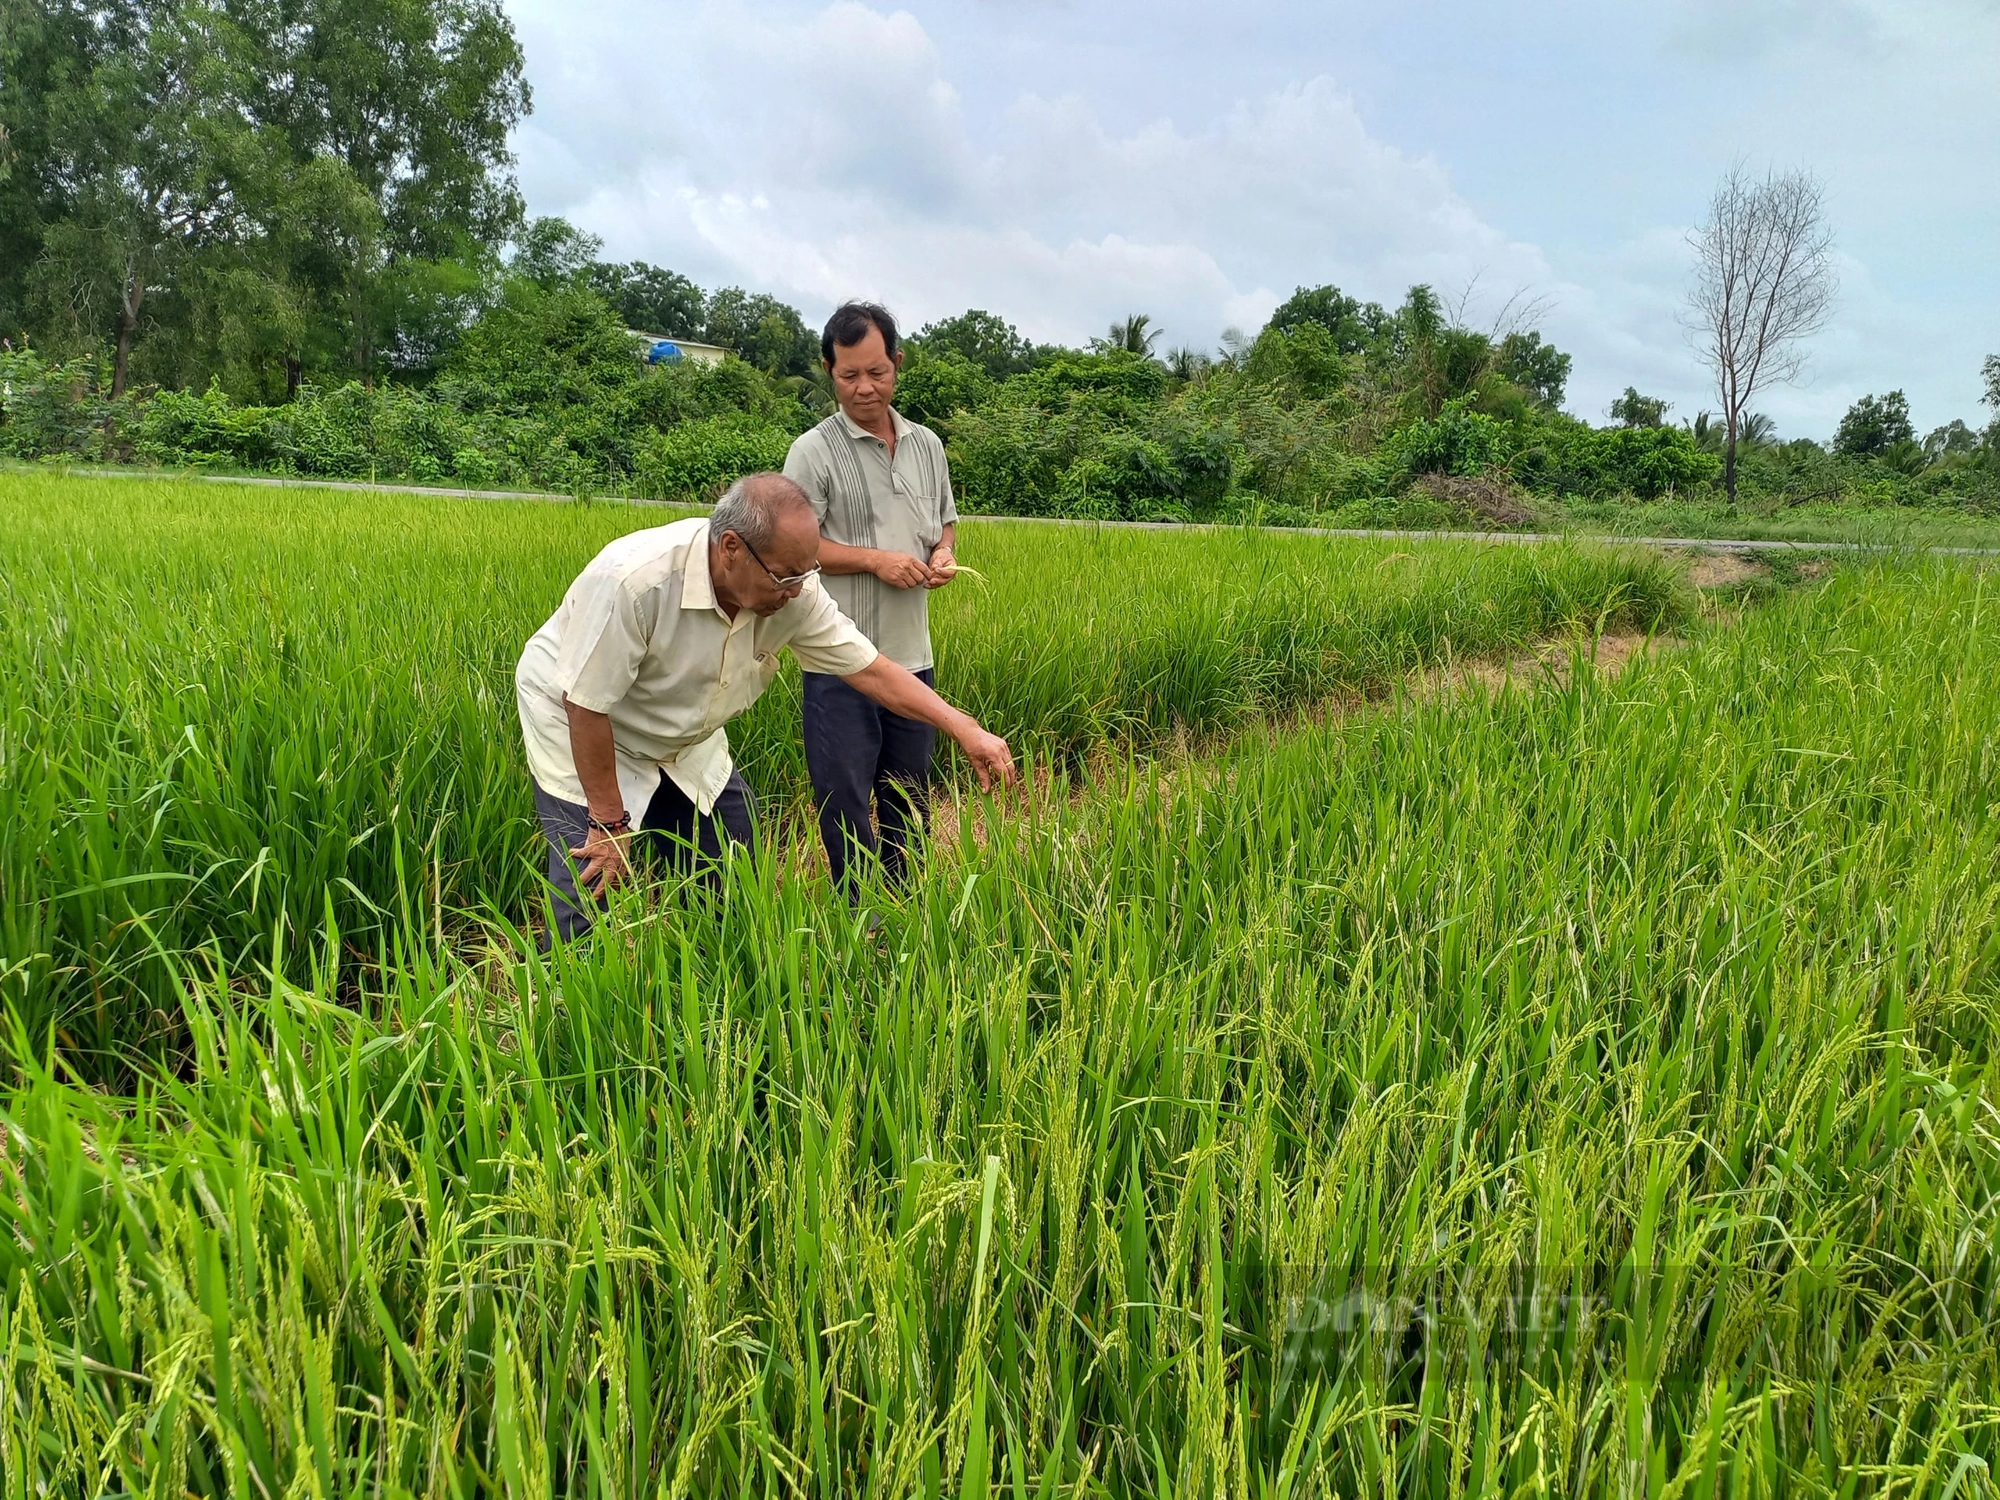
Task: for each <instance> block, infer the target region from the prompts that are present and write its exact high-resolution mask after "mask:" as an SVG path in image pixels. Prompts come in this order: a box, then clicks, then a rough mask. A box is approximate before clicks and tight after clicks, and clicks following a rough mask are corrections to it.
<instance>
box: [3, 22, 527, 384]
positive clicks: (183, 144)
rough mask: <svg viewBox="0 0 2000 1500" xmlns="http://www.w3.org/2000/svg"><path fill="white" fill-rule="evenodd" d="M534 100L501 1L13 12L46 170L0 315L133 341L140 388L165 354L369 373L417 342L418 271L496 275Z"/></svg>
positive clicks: (17, 84) (14, 107)
mask: <svg viewBox="0 0 2000 1500" xmlns="http://www.w3.org/2000/svg"><path fill="white" fill-rule="evenodd" d="M527 104H528V93H527V87H526V84H525V83H524V82H523V81H522V77H521V55H520V47H519V45H518V43H517V42H516V41H515V39H514V33H513V29H512V26H511V24H510V23H509V22H508V21H507V18H506V16H505V14H504V13H503V12H502V11H501V10H500V8H499V6H498V4H497V0H282V3H268V0H36V3H33V4H26V5H23V4H19V3H14V4H8V5H5V6H0V129H4V130H5V132H6V134H7V136H8V137H9V139H10V140H12V141H18V142H20V143H21V144H20V146H16V147H14V148H12V149H13V150H14V151H15V152H16V154H20V153H21V151H22V148H23V147H25V151H26V154H27V156H28V158H29V159H26V160H23V161H21V162H20V164H19V168H20V169H19V171H18V172H16V171H10V172H9V173H8V174H7V180H6V182H5V183H0V304H5V303H9V302H11V303H12V304H13V305H14V306H15V307H22V306H24V305H25V306H26V307H27V310H28V311H29V313H30V314H32V318H31V321H33V322H34V323H35V324H37V325H38V327H37V331H38V333H39V334H40V335H42V336H45V337H49V340H50V342H52V343H54V344H58V345H60V344H63V343H68V344H72V345H74V346H76V347H78V348H90V347H93V346H95V345H98V344H100V343H101V342H104V341H110V342H112V343H113V345H114V348H115V354H114V359H113V376H112V379H113V385H114V387H115V388H117V389H119V390H121V391H122V389H123V388H124V386H125V384H126V382H127V381H128V380H129V379H130V378H132V370H133V361H134V360H135V359H136V360H138V361H139V362H140V364H141V365H144V364H145V363H146V348H147V346H150V345H153V344H157V345H158V357H157V359H156V360H155V361H154V364H155V365H156V366H157V367H158V368H159V369H160V370H161V371H163V372H172V373H174V374H176V375H180V376H182V377H185V378H188V379H190V380H192V379H194V378H198V376H199V374H200V373H202V372H207V373H215V372H217V371H220V370H235V369H236V368H237V367H239V366H246V367H254V368H256V369H260V370H264V371H267V372H268V371H269V370H270V369H271V368H273V367H274V365H275V366H280V367H282V369H283V371H284V376H285V384H286V385H287V386H288V387H290V388H296V386H297V384H298V382H299V379H300V377H301V372H302V367H303V366H304V365H305V364H306V363H315V364H324V363H337V364H345V365H347V366H348V367H349V368H354V369H359V370H360V371H362V372H363V373H367V372H369V371H371V370H372V369H374V368H375V367H376V365H377V361H378V355H379V353H380V351H381V350H382V349H383V348H385V347H397V348H399V349H400V348H401V347H402V345H403V344H404V343H407V342H409V341H404V340H401V339H400V336H399V335H398V334H397V331H396V329H395V327H394V326H390V325H385V322H384V319H385V318H386V317H391V316H394V315H396V314H397V313H398V312H411V313H417V312H418V310H417V309H414V308H413V307H412V298H413V296H414V295H415V294H416V293H417V292H419V291H420V290H421V289H422V287H423V285H424V284H425V282H426V280H427V278H426V276H424V275H423V274H416V275H405V274H403V268H405V267H407V266H412V265H417V264H428V265H431V266H433V267H438V266H443V265H444V264H445V263H447V262H451V263H455V264H457V265H460V266H462V267H465V268H468V269H469V270H471V271H472V272H473V273H475V274H479V275H484V274H486V273H487V272H488V271H490V265H491V263H490V254H491V251H492V250H493V248H495V247H497V246H498V244H500V243H501V242H502V241H503V240H504V239H505V238H506V237H507V235H508V234H510V233H511V232H512V230H513V228H514V226H515V225H516V224H517V223H518V220H519V216H520V198H519V194H518V192H517V191H516V190H515V187H514V180H513V176H512V173H511V170H510V168H511V165H512V158H511V157H510V156H509V155H508V152H507V136H508V132H509V131H510V130H511V129H512V127H513V126H514V124H515V123H517V122H518V121H519V119H520V117H521V115H522V114H523V113H524V112H525V111H526V109H527ZM17 115H27V116H29V117H31V123H30V124H29V125H28V128H27V129H26V131H25V133H22V122H21V121H20V120H19V119H17ZM24 265H27V266H32V270H30V271H27V272H25V273H24V272H22V271H21V269H20V267H22V266H24ZM434 279H438V280H440V281H441V283H443V284H449V285H453V286H456V285H457V283H458V282H459V281H460V280H462V278H459V277H455V276H451V275H444V276H442V277H441V278H434ZM461 301H462V299H461ZM462 313H463V307H462V306H460V307H458V308H457V309H456V310H454V311H450V312H448V313H447V314H446V315H445V316H443V317H442V318H440V317H432V316H427V315H420V316H419V321H421V322H424V323H426V324H427V325H428V327H427V329H426V330H425V331H424V332H423V333H422V334H421V336H420V337H418V338H417V339H416V340H415V342H416V343H418V344H427V343H428V342H430V341H431V340H432V338H433V336H434V335H435V333H436V332H437V330H438V329H439V328H440V327H443V326H445V325H449V324H452V323H453V322H454V321H456V320H458V319H459V318H460V317H461V315H462ZM399 357H400V356H399ZM232 378H233V377H232Z"/></svg>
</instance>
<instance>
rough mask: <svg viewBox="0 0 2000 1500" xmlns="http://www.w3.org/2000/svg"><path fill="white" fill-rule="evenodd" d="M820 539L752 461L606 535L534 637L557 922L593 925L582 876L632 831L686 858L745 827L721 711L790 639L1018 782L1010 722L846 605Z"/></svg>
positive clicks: (791, 489) (992, 771)
mask: <svg viewBox="0 0 2000 1500" xmlns="http://www.w3.org/2000/svg"><path fill="white" fill-rule="evenodd" d="M819 545H820V531H819V520H818V518H817V517H816V516H815V515H814V514H813V508H812V506H811V504H810V503H809V502H808V501H807V499H806V497H805V494H804V492H803V491H801V490H800V489H799V487H798V486H797V485H795V484H793V483H792V482H791V481H790V480H789V479H785V478H783V477H781V476H780V475H777V474H752V475H751V476H749V477H748V478H747V479H740V480H738V481H737V482H736V483H735V484H734V485H732V486H731V487H730V489H729V491H728V493H727V494H725V495H724V496H723V497H722V499H721V500H720V501H718V502H717V503H716V507H715V510H714V512H713V513H712V514H711V515H709V516H706V517H700V516H697V517H694V518H692V519H689V520H685V521H676V522H674V523H673V524H672V525H671V526H659V527H655V528H653V529H652V530H650V531H635V532H633V533H632V534H631V535H629V536H624V537H620V538H619V539H618V540H617V541H615V542H613V543H612V544H611V545H610V546H608V547H606V548H605V549H604V550H603V551H602V552H600V553H598V554H597V556H596V557H595V558H593V559H592V560H591V563H590V566H588V567H587V568H585V569H584V570H583V573H582V574H581V575H580V576H579V577H578V578H577V580H576V582H575V583H573V584H571V585H570V588H569V592H568V593H567V594H565V595H564V596H563V602H562V606H561V608H559V609H558V610H557V611H556V612H555V613H554V614H553V615H551V616H550V617H549V620H548V623H547V624H545V625H543V626H542V628H541V629H540V630H538V631H536V632H535V635H534V638H533V639H532V640H530V641H529V642H528V645H527V649H526V650H524V651H523V652H522V653H521V661H520V665H519V666H517V667H516V668H515V670H514V687H515V699H516V702H517V704H518V705H519V708H520V712H521V733H522V735H523V736H524V737H525V739H526V740H527V748H528V768H529V770H530V771H532V772H533V773H534V778H535V810H536V812H537V813H539V814H540V816H541V822H542V831H543V833H545V834H546V835H547V836H548V840H549V883H550V885H551V886H553V887H554V889H555V896H556V901H555V918H556V929H557V931H558V932H560V933H561V934H562V935H563V936H564V937H565V938H569V937H574V936H576V935H577V934H578V933H579V932H582V931H583V930H585V929H586V928H588V927H589V926H590V920H591V919H590V917H589V915H588V914H587V912H586V911H585V906H586V903H585V902H584V900H583V899H582V897H581V896H580V895H579V894H578V890H577V882H578V881H579V880H581V882H582V884H583V886H584V888H585V889H587V890H589V891H591V892H593V893H597V894H601V893H602V892H603V891H604V890H605V889H606V888H608V887H609V886H611V885H613V884H615V883H616V882H618V881H619V880H622V879H623V878H625V876H626V874H627V872H628V870H629V868H630V865H629V851H628V848H627V846H628V844H629V843H630V842H631V840H632V838H633V836H634V835H635V833H636V834H637V835H640V836H643V837H645V838H646V839H647V841H648V842H649V843H658V844H663V845H665V846H666V848H667V850H668V851H669V852H671V853H674V854H676V855H678V856H679V858H680V859H681V860H682V861H683V863H685V862H686V861H687V860H688V859H690V858H691V857H692V856H693V855H694V854H695V852H696V851H699V853H700V854H701V855H703V856H707V857H709V858H714V857H716V856H718V855H720V853H721V852H722V848H723V843H724V841H725V839H727V840H733V841H735V842H737V843H741V844H750V843H753V842H754V841H755V837H756V824H755V814H754V810H753V808H752V806H751V802H750V789H749V788H748V787H747V786H745V785H744V784H743V778H742V776H741V775H740V774H738V772H737V771H736V769H735V767H734V766H733V765H732V764H731V762H730V758H729V738H728V736H727V734H726V733H725V732H724V730H723V725H725V724H727V723H728V722H729V721H730V720H731V719H733V718H735V717H736V716H737V715H738V714H740V713H742V712H743V711H744V710H745V709H747V708H749V707H750V705H751V704H753V703H755V702H756V701H757V698H758V696H759V695H760V694H762V693H763V691H764V689H765V688H766V687H767V686H769V685H770V682H771V679H772V678H773V677H774V676H776V675H777V671H778V652H779V651H780V650H782V649H783V648H785V647H787V646H789V647H790V648H791V650H792V654H793V655H795V656H796V657H798V659H799V664H800V665H801V666H803V667H804V668H805V669H806V670H807V671H809V672H830V673H832V674H833V675H835V676H837V677H839V678H841V679H842V680H843V681H845V682H846V683H848V684H849V685H850V686H852V687H854V688H855V689H857V690H858V691H860V692H862V693H865V694H867V695H868V697H870V698H872V699H874V700H875V701H876V702H877V703H879V704H881V705H882V706H883V707H884V708H886V709H888V710H889V711H890V712H891V713H897V714H901V715H903V716H905V717H906V718H912V719H920V720H922V721H923V722H924V723H926V724H932V725H935V726H936V727H937V728H939V729H941V730H943V731H944V732H945V733H946V734H948V735H950V736H951V737H952V738H953V739H954V740H956V741H958V744H959V747H960V748H961V749H962V750H964V751H965V755H966V759H968V760H970V761H971V762H972V769H973V773H974V774H975V775H976V776H977V777H978V779H979V784H980V786H981V787H990V786H991V785H992V783H993V781H994V779H995V778H998V779H999V780H1000V782H1001V783H1003V784H1011V783H1012V782H1013V780H1014V759H1013V755H1012V753H1011V752H1010V751H1009V750H1008V748H1007V742H1006V741H1005V740H1003V739H1001V738H1000V737H999V736H998V735H993V734H988V733H987V732H986V731H985V730H984V729H981V728H980V727H979V725H978V724H977V723H975V722H974V721H973V720H972V718H971V717H970V716H968V715H966V714H963V713H960V712H959V711H958V710H957V709H955V708H953V707H952V706H951V705H950V704H948V703H946V702H945V701H944V699H942V698H940V697H939V696H938V695H937V694H936V693H935V692H933V691H932V690H931V689H930V688H928V687H927V686H925V685H924V684H923V683H922V682H920V681H918V680H917V679H916V678H915V677H914V676H912V675H911V674H910V673H909V672H908V671H906V670H905V669H904V668H902V667H900V666H898V665H896V663H894V662H893V661H890V660H889V658H887V657H886V656H882V655H880V654H878V653H877V652H876V650H875V648H874V646H872V645H870V644H869V642H868V641H867V639H866V638H865V637H864V636H863V635H862V634H861V632H860V631H859V630H857V629H855V627H854V623H853V621H851V620H849V619H848V618H847V616H846V615H844V614H842V613H841V612H840V610H839V608H838V607H837V606H836V605H835V604H834V602H833V600H832V599H831V598H829V597H828V596H827V593H826V591H825V590H824V589H823V588H822V587H821V586H820V580H819ZM634 814H636V815H637V825H636V828H635V826H634ZM572 861H575V863H574V864H572Z"/></svg>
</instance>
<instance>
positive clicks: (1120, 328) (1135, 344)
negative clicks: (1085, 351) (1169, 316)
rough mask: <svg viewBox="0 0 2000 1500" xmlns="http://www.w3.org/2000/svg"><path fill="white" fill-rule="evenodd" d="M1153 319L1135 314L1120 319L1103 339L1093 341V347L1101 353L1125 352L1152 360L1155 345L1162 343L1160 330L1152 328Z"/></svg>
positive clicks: (1146, 315) (1141, 314)
mask: <svg viewBox="0 0 2000 1500" xmlns="http://www.w3.org/2000/svg"><path fill="white" fill-rule="evenodd" d="M1152 321H1153V319H1152V317H1151V315H1149V314H1147V313H1133V314H1132V315H1131V316H1130V317H1126V318H1120V319H1119V320H1118V321H1117V322H1115V323H1113V324H1112V325H1111V331H1110V333H1109V334H1108V335H1107V336H1106V337H1104V338H1101V339H1092V340H1091V341H1090V344H1091V347H1092V348H1093V349H1096V350H1098V351H1099V352H1100V353H1106V354H1109V353H1113V352H1116V351H1118V350H1123V351H1124V352H1125V353H1127V354H1137V355H1142V356H1144V357H1146V358H1151V357H1152V353H1153V345H1155V344H1157V343H1158V342H1159V341H1160V330H1159V329H1157V328H1154V327H1152V326H1151V324H1152Z"/></svg>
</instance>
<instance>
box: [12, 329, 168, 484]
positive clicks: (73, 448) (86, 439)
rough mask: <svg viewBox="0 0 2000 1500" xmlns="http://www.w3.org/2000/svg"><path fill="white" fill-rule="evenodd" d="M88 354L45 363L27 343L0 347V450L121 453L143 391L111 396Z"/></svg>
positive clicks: (36, 454) (39, 454) (15, 453)
mask: <svg viewBox="0 0 2000 1500" xmlns="http://www.w3.org/2000/svg"><path fill="white" fill-rule="evenodd" d="M105 375H106V371H105V369H104V368H103V367H102V366H101V364H100V363H99V362H98V361H96V360H93V359H89V358H79V359H72V360H69V361H67V362H65V363H63V364H50V363H48V362H47V361H45V360H44V359H42V358H41V356H40V355H38V354H36V353H35V352H34V350H32V349H21V350H14V351H4V350H0V453H4V454H6V455H7V456H9V457H10V458H26V459H37V458H75V459H80V460H82V461H84V462H96V461H101V460H104V459H115V458H123V457H125V456H126V455H127V453H128V452H129V448H128V445H127V441H126V437H125V434H127V433H129V432H130V431H131V429H132V426H133V423H134V422H135V421H136V420H137V418H138V415H139V412H140V410H141V409H142V408H143V403H144V400H145V397H144V396H143V394H141V393H138V392H133V391H128V392H127V393H126V394H125V395H124V396H122V397H120V398H119V399H118V400H117V401H115V402H114V401H112V400H111V398H110V397H109V396H107V395H106V394H105V393H104V391H105V384H104V379H105Z"/></svg>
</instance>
